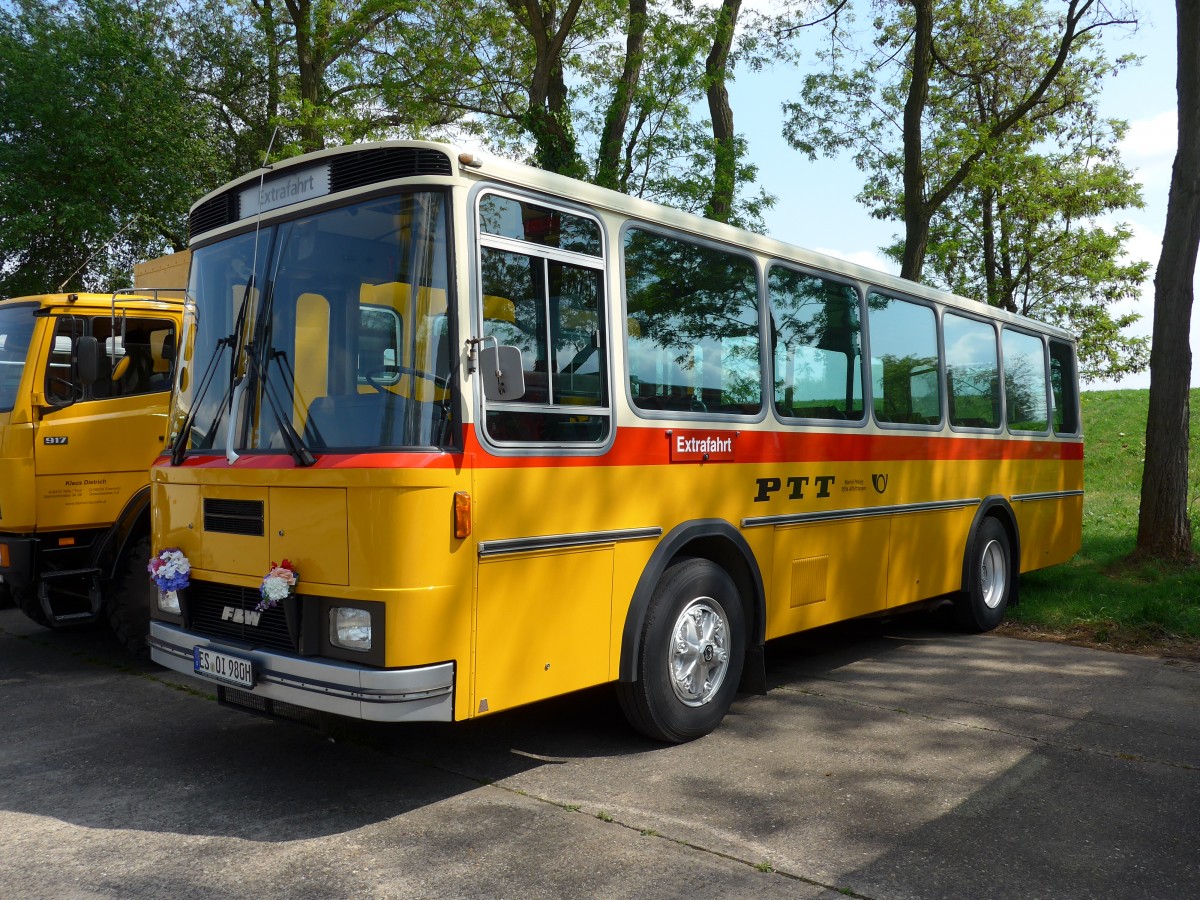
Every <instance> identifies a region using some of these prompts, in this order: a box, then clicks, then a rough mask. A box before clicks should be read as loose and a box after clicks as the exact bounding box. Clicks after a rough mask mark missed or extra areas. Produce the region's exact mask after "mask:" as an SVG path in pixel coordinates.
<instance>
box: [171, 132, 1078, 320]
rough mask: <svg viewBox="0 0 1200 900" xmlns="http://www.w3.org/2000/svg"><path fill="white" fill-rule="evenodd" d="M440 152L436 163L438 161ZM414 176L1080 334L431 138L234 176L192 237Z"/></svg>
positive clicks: (330, 152) (204, 208)
mask: <svg viewBox="0 0 1200 900" xmlns="http://www.w3.org/2000/svg"><path fill="white" fill-rule="evenodd" d="M389 151H390V152H392V153H396V152H407V153H410V154H411V153H414V152H415V153H422V152H424V156H423V159H424V161H425V163H424V165H422V163H421V162H416V163H413V162H411V161H410V162H408V163H407V164H406V166H403V167H402V166H396V165H388V164H384V163H383V162H382V161H383V159H384V158H385V156H386V154H388V153H389ZM355 154H357V155H358V157H355V165H354V176H356V177H345V176H342V177H329V178H328V180H327V183H326V184H324V185H323V186H322V185H317V187H316V189H315V190H314V192H313V193H312V196H311V199H304V198H303V197H301V198H300V199H298V200H287V199H285V201H284V202H282V203H280V204H279V205H277V206H271V205H270V204H271V203H272V202H273V201H272V200H271V199H270V198H267V199H266V200H265V201H264V199H263V198H262V197H261V195H260V198H259V200H258V202H257V208H255V209H250V210H249V211H247V212H244V213H242V212H234V210H237V209H239V205H240V203H241V202H242V200H243V199H244V198H243V196H242V195H243V194H246V193H247V192H248V190H251V189H253V187H254V186H255V184H262V185H264V186H265V185H270V184H272V183H274V182H278V181H281V180H284V179H286V173H287V172H289V171H292V170H296V169H300V170H303V169H305V168H310V167H313V166H319V165H320V164H322V163H323V162H331V163H333V164H334V165H338V164H341V168H342V169H343V170H344V169H349V168H350V166H349V165H348V164H349V163H350V159H351V156H352V155H355ZM372 157H373V158H372ZM435 157H436V160H437V161H436V162H434V158H435ZM360 158H361V159H363V160H364V162H362V163H359V162H358V159H360ZM334 161H336V162H334ZM371 168H374V169H376V170H377V175H376V176H375V177H372V176H371V175H370V174H369V173H368V170H369V169H371ZM412 180H420V181H421V182H423V183H429V182H431V181H433V182H434V183H436V182H438V181H441V182H443V183H454V182H459V183H461V182H462V181H463V180H467V181H469V182H477V181H487V182H495V183H499V184H503V185H506V186H509V187H512V188H520V189H524V190H531V191H537V192H544V193H546V194H549V195H552V196H554V197H556V198H558V199H559V200H560V201H565V202H567V203H570V204H577V205H582V206H586V207H590V208H592V209H595V210H602V211H604V212H607V213H611V214H616V215H619V216H625V217H629V218H633V219H638V220H640V221H643V222H647V223H651V224H655V225H662V226H666V227H669V228H673V229H676V230H679V231H682V232H686V233H688V234H691V235H695V236H698V237H702V238H704V239H707V240H711V241H717V242H720V243H725V244H729V245H732V246H734V247H740V248H744V249H747V250H750V251H752V252H755V253H759V254H762V255H764V256H768V257H774V258H777V259H781V260H786V261H790V262H793V263H797V264H799V265H802V266H806V267H809V268H813V269H817V270H821V271H824V272H827V273H830V274H833V275H839V276H841V277H843V278H846V279H849V280H852V281H857V282H863V283H865V284H869V285H871V286H874V287H878V288H882V289H883V290H885V291H890V292H895V293H898V294H901V295H906V296H909V297H914V298H920V299H925V300H930V301H935V302H938V303H942V304H945V305H946V306H951V307H958V308H961V309H964V310H966V311H969V312H973V313H975V314H976V315H983V316H987V317H988V318H994V319H998V320H1000V321H1003V322H1009V323H1011V324H1014V325H1018V326H1021V327H1023V328H1027V329H1031V330H1034V331H1038V332H1045V333H1048V334H1053V335H1056V336H1058V337H1062V338H1064V339H1066V340H1069V341H1072V342H1073V341H1074V339H1075V338H1074V336H1073V335H1072V334H1071V333H1070V332H1069V331H1067V330H1066V329H1063V328H1059V327H1057V326H1054V325H1049V324H1046V323H1045V322H1040V321H1037V320H1036V319H1031V318H1029V317H1027V316H1021V315H1018V314H1016V313H1011V312H1008V311H1006V310H1003V309H1000V308H998V307H995V306H990V305H988V304H986V303H983V302H980V301H978V300H972V299H970V298H968V297H962V296H959V295H957V294H952V293H949V292H946V291H941V290H938V289H936V288H933V287H930V286H928V285H924V284H921V283H919V282H915V281H909V280H908V279H906V278H900V277H898V276H896V275H892V274H889V273H887V272H882V271H879V270H877V269H871V268H869V267H867V266H862V265H859V264H857V263H853V262H849V261H847V260H844V259H841V258H839V257H835V256H828V255H826V254H823V253H817V252H816V251H813V250H806V249H804V248H803V247H799V246H796V245H794V244H788V243H785V242H783V241H779V240H776V239H774V238H772V237H769V236H766V235H762V234H758V233H756V232H752V231H747V230H745V229H742V228H737V227H735V226H732V225H726V224H724V223H721V222H717V221H714V220H712V219H706V218H704V217H702V216H698V215H696V214H694V213H689V212H684V211H683V210H679V209H675V208H673V207H670V206H665V205H663V204H660V203H654V202H652V201H649V200H643V199H641V198H638V197H631V196H629V195H627V194H622V193H620V192H618V191H614V190H610V189H608V188H603V187H599V186H597V185H594V184H590V183H588V182H584V181H579V180H577V179H574V178H569V177H567V176H565V175H558V174H555V173H553V172H547V171H545V170H542V169H538V168H535V167H533V166H528V165H524V164H523V163H517V162H512V161H511V160H506V159H503V158H501V157H498V156H493V155H490V154H482V153H478V152H469V151H465V150H463V149H462V148H460V147H458V146H456V145H453V144H449V143H439V142H434V141H375V142H368V143H361V144H348V145H345V146H342V147H334V148H331V149H327V150H319V151H316V152H313V153H308V154H305V155H303V156H296V157H292V158H290V159H286V160H280V161H279V162H276V163H272V164H271V166H270V168H269V169H257V170H255V171H253V172H250V173H248V174H246V175H243V176H241V177H240V178H237V179H234V180H233V181H231V182H229V183H227V184H225V185H224V186H222V187H220V188H218V189H217V190H215V191H212V192H210V193H209V194H206V195H205V196H204V197H202V198H201V199H200V200H198V201H197V202H196V203H194V204H193V205H192V208H191V222H190V225H191V228H190V231H191V235H192V238H193V240H194V239H195V238H196V237H197V236H198V235H201V234H204V235H206V236H207V234H208V232H210V231H216V230H217V229H219V228H220V229H222V230H223V228H222V226H232V225H235V224H238V223H241V224H245V223H246V222H247V221H248V220H250V219H251V217H252V216H254V215H256V214H258V213H261V214H262V215H267V214H270V213H275V212H277V211H279V210H282V209H287V210H289V211H290V212H294V211H295V210H296V209H303V208H307V207H309V206H314V205H319V204H320V203H321V202H323V201H324V200H325V199H326V198H327V197H328V196H330V195H332V194H343V193H345V194H349V195H351V196H353V195H354V194H356V193H359V192H361V191H365V190H368V189H369V190H378V188H379V186H380V184H382V183H386V182H389V181H394V182H400V183H403V182H408V181H412ZM340 184H348V185H349V186H347V187H342V186H339V185H340ZM293 193H294V192H293ZM214 213H215V214H214Z"/></svg>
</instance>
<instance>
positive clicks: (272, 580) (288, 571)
mask: <svg viewBox="0 0 1200 900" xmlns="http://www.w3.org/2000/svg"><path fill="white" fill-rule="evenodd" d="M298 577H299V576H298V575H297V574H296V567H295V566H293V565H292V564H291V562H289V561H288V560H286V559H285V560H283V562H281V563H280V564H279V565H275V563H274V562H272V563H271V571H270V572H268V573H267V574H266V575H265V576H264V577H263V581H262V589H261V593H262V599H261V600H260V601H258V606H256V607H255V609H256V610H257V611H258V612H265V611H266V610H268V609H271V608H272V607H275V606H278V605H279V601H280V600H285V599H287V598H288V597H290V596H291V595H292V594H293V593H294V592H295V590H296V579H297V578H298Z"/></svg>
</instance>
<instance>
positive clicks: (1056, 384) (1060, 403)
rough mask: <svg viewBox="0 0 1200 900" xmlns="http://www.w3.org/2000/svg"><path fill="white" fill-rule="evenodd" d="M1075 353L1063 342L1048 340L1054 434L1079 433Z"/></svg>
mask: <svg viewBox="0 0 1200 900" xmlns="http://www.w3.org/2000/svg"><path fill="white" fill-rule="evenodd" d="M1078 383H1079V379H1078V378H1077V377H1076V373H1075V353H1074V350H1073V349H1072V347H1071V345H1070V344H1068V343H1065V342H1064V341H1056V340H1055V339H1054V338H1051V339H1050V389H1051V391H1052V393H1053V396H1054V433H1055V434H1078V433H1079V397H1078V395H1077V393H1076V391H1075V385H1077V384H1078Z"/></svg>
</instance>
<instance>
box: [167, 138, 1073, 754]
mask: <svg viewBox="0 0 1200 900" xmlns="http://www.w3.org/2000/svg"><path fill="white" fill-rule="evenodd" d="M191 246H192V252H193V256H192V267H191V276H190V281H189V285H190V287H189V296H188V300H187V307H186V314H185V321H184V350H183V359H182V362H181V366H180V370H179V377H178V382H177V390H176V392H175V402H174V408H173V413H172V425H171V430H172V435H171V439H170V448H169V450H168V452H167V453H165V454H164V455H163V456H162V457H160V458H159V460H158V461H157V463H156V465H155V467H154V469H153V471H152V483H153V500H152V505H153V520H154V529H153V531H154V549H155V552H156V553H157V554H158V556H157V557H156V560H157V562H158V563H159V564H161V566H162V567H163V568H162V570H161V572H157V573H156V574H155V576H154V578H155V581H156V583H157V584H158V588H159V591H158V597H159V599H158V603H157V606H156V608H155V610H154V613H153V620H152V623H151V635H150V643H151V648H152V656H153V658H154V660H155V661H157V662H159V663H160V664H162V665H164V666H167V667H169V668H172V669H175V670H178V671H180V672H187V673H194V674H196V675H198V676H199V677H201V678H203V679H206V680H208V681H210V682H211V683H213V684H215V685H217V687H218V694H219V697H220V698H221V699H222V700H223V701H224V702H226V703H229V704H233V705H237V706H242V707H245V708H249V709H253V710H257V711H260V712H266V713H268V714H276V715H285V714H298V713H299V712H301V711H302V710H321V711H325V712H330V713H335V714H340V715H345V716H351V717H358V718H362V719H370V720H378V721H414V720H436V721H458V720H465V719H470V718H473V717H476V716H481V715H485V714H489V713H493V712H497V711H500V710H505V709H509V708H512V707H515V706H519V705H521V704H526V703H530V702H533V701H537V700H540V699H543V698H547V697H552V696H557V695H561V694H564V693H567V692H570V691H576V690H579V689H582V688H587V687H590V686H593V685H600V684H604V683H609V682H612V683H615V684H616V689H617V692H618V695H619V697H620V700H621V705H622V707H623V708H624V709H625V711H626V713H627V715H628V718H629V719H630V721H631V723H632V724H633V725H634V726H635V727H636V728H638V729H639V730H641V731H643V732H644V733H646V734H648V735H650V736H652V737H654V738H657V739H660V740H664V741H685V740H690V739H693V738H696V737H699V736H701V735H703V734H706V733H707V732H709V731H710V730H712V729H713V728H714V727H715V726H716V725H717V724H718V722H720V720H721V719H722V717H723V716H724V714H725V713H726V711H727V710H728V708H729V705H730V703H731V701H732V699H733V697H734V694H735V693H736V691H737V690H738V688H739V685H743V687H753V686H755V685H758V686H761V685H762V683H763V681H764V676H763V652H764V645H765V643H766V642H767V641H769V640H771V639H773V638H778V637H780V636H783V635H788V634H793V633H795V632H798V631H802V630H804V629H810V628H814V627H817V626H821V625H826V624H828V623H832V622H837V621H840V620H845V619H849V618H853V617H859V616H868V615H872V614H879V613H885V612H891V611H894V610H897V609H902V608H909V607H913V606H915V605H918V604H922V603H927V602H929V601H933V600H937V599H938V598H943V599H944V598H951V599H953V602H954V608H955V610H956V614H957V617H958V620H959V621H960V623H961V624H962V626H963V627H964V628H966V629H968V630H972V631H983V630H986V629H990V628H992V627H994V626H995V625H996V624H997V623H998V622H999V621H1000V619H1001V617H1002V616H1003V614H1004V611H1005V609H1006V607H1007V606H1009V605H1011V604H1013V603H1015V602H1016V600H1017V588H1018V581H1017V578H1018V575H1019V573H1021V572H1025V571H1029V570H1032V569H1037V568H1040V567H1043V566H1048V565H1052V564H1055V563H1060V562H1063V561H1065V560H1067V559H1069V558H1070V557H1071V556H1072V555H1073V554H1074V553H1075V552H1076V550H1077V549H1078V547H1079V542H1080V525H1081V516H1082V501H1083V447H1082V436H1081V433H1080V425H1079V406H1078V389H1077V377H1076V361H1075V349H1074V343H1073V341H1072V338H1071V336H1070V335H1069V334H1067V333H1066V332H1063V331H1060V330H1058V329H1054V328H1048V327H1046V326H1044V325H1041V324H1039V323H1036V322H1033V321H1030V320H1028V319H1024V318H1020V317H1017V316H1013V315H1009V314H1006V313H1004V312H1001V311H998V310H996V309H992V308H989V307H988V306H986V305H983V304H980V303H976V302H972V301H970V300H965V299H962V298H959V297H955V296H950V295H947V294H945V293H941V292H938V291H935V290H932V289H930V288H927V287H923V286H921V285H918V284H915V283H911V282H908V281H903V280H900V279H898V278H894V277H892V276H889V275H886V274H883V273H880V272H875V271H871V270H869V269H866V268H863V267H859V266H856V265H852V264H850V263H847V262H843V261H841V260H837V259H833V258H829V257H826V256H822V255H819V254H815V253H811V252H808V251H805V250H801V249H798V248H796V247H792V246H788V245H786V244H783V243H780V242H777V241H774V240H771V239H769V238H766V237H763V236H760V235H756V234H751V233H748V232H745V231H741V230H738V229H735V228H732V227H727V226H724V225H721V224H717V223H714V222H711V221H708V220H705V219H702V218H698V217H696V216H693V215H689V214H686V213H683V212H679V211H677V210H673V209H669V208H665V207H663V206H659V205H656V204H653V203H649V202H644V201H641V200H637V199H633V198H630V197H627V196H624V195H621V194H617V193H614V192H611V191H607V190H604V189H601V188H597V187H594V186H592V185H588V184H584V183H581V182H578V181H575V180H571V179H568V178H564V177H560V176H557V175H553V174H548V173H545V172H541V171H538V170H535V169H532V168H528V167H525V166H521V165H517V164H513V163H510V162H506V161H503V160H500V159H494V158H485V157H482V156H480V155H477V154H473V153H468V152H460V151H459V150H458V149H456V148H453V147H451V146H449V145H445V144H437V143H425V142H385V143H376V144H360V145H353V146H347V147H341V148H338V149H334V150H328V151H322V152H319V153H314V154H308V155H305V156H300V157H296V158H294V159H289V160H287V161H285V162H281V163H276V164H274V165H273V166H271V167H270V168H269V169H267V170H262V171H259V172H255V173H252V174H250V175H247V176H245V177H243V178H241V179H239V180H237V181H234V182H232V183H230V184H229V185H227V186H225V187H223V188H221V189H220V190H218V191H216V192H214V193H212V194H210V195H208V196H207V197H205V198H203V199H202V200H201V201H200V202H198V203H197V204H196V205H195V206H194V207H193V208H192V211H191ZM164 573H166V574H165V575H164ZM167 576H169V577H167Z"/></svg>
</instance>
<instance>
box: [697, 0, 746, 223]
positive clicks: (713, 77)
mask: <svg viewBox="0 0 1200 900" xmlns="http://www.w3.org/2000/svg"><path fill="white" fill-rule="evenodd" d="M741 9H742V0H722V3H721V8H720V10H718V11H717V21H716V33H715V34H714V35H713V46H712V50H711V51H710V52H709V54H708V59H706V60H705V61H704V77H705V84H706V85H707V90H708V114H709V116H710V117H711V118H712V133H713V190H712V196H711V197H710V198H709V201H708V206H707V208H706V209H705V210H704V215H705V216H707V217H708V218H710V219H715V220H716V221H718V222H728V221H729V216H730V214H731V213H732V212H733V195H734V191H735V190H736V188H737V148H736V147H735V146H734V131H733V108H732V107H731V106H730V105H729V91H728V90H726V88H725V75H726V69H727V65H728V62H729V48H730V47H732V46H733V33H734V29H735V28H736V27H737V17H738V13H739V12H740V11H741Z"/></svg>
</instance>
